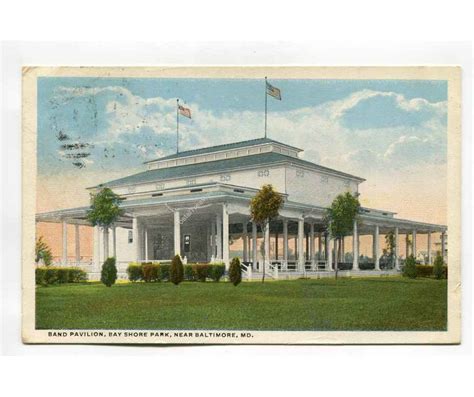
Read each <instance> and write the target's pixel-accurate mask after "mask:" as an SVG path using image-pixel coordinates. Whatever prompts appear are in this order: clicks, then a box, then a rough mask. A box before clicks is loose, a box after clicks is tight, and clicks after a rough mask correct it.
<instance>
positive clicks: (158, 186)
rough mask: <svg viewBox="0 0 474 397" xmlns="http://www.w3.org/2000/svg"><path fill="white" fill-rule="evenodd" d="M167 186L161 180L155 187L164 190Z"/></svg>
mask: <svg viewBox="0 0 474 397" xmlns="http://www.w3.org/2000/svg"><path fill="white" fill-rule="evenodd" d="M164 188H165V184H164V183H161V182H157V183H156V184H155V189H156V190H163V189H164Z"/></svg>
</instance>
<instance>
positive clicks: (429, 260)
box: [427, 232, 431, 265]
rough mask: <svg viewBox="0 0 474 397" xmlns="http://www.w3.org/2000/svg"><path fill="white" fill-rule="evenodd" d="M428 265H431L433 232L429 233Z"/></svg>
mask: <svg viewBox="0 0 474 397" xmlns="http://www.w3.org/2000/svg"><path fill="white" fill-rule="evenodd" d="M427 251H428V265H431V232H428V247H427Z"/></svg>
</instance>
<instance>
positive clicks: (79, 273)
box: [68, 267, 87, 283]
mask: <svg viewBox="0 0 474 397" xmlns="http://www.w3.org/2000/svg"><path fill="white" fill-rule="evenodd" d="M68 274H69V277H68V283H80V282H83V281H87V273H86V272H85V271H84V270H82V269H78V268H77V267H72V268H70V269H69V273H68Z"/></svg>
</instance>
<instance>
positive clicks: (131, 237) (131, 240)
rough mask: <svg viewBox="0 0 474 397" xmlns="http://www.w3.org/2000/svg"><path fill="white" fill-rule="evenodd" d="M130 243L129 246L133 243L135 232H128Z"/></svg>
mask: <svg viewBox="0 0 474 397" xmlns="http://www.w3.org/2000/svg"><path fill="white" fill-rule="evenodd" d="M128 243H129V244H131V243H133V231H132V230H129V231H128Z"/></svg>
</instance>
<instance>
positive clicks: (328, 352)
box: [0, 0, 473, 396]
mask: <svg viewBox="0 0 474 397" xmlns="http://www.w3.org/2000/svg"><path fill="white" fill-rule="evenodd" d="M4 3H5V1H4V2H3V3H2V5H0V7H1V9H0V38H1V39H2V40H10V41H9V42H4V43H3V48H2V62H1V64H0V67H1V76H2V82H1V86H0V90H1V97H0V98H1V99H0V100H1V108H2V113H1V117H2V118H1V135H0V136H1V147H0V153H1V161H0V166H1V175H2V181H1V182H2V183H1V189H2V194H1V196H0V200H1V202H0V204H1V210H2V228H1V231H0V233H1V235H0V244H1V246H0V252H1V261H2V263H1V268H0V269H1V270H0V271H1V273H0V274H1V307H2V317H1V321H2V324H1V328H0V332H1V349H2V353H3V354H4V355H8V356H22V357H13V358H12V357H2V358H1V359H2V361H1V365H2V368H1V370H0V390H1V391H4V394H3V395H6V396H8V395H11V394H14V395H19V394H26V393H29V394H30V395H35V396H37V395H48V396H50V395H60V394H61V395H66V394H67V395H68V396H76V395H84V394H85V393H87V394H92V395H96V394H105V393H110V394H111V393H114V394H115V395H116V394H120V395H125V394H127V395H140V394H144V393H146V392H148V393H153V394H155V395H159V394H163V393H166V394H169V393H176V394H177V393H179V394H184V393H188V394H190V393H193V394H201V393H204V394H206V395H214V394H219V395H243V394H244V393H245V394H250V395H262V396H263V395H287V396H288V395H299V394H303V393H304V394H305V395H306V394H311V395H322V396H326V395H351V396H354V395H364V396H371V395H381V396H395V395H397V396H400V395H407V396H412V395H415V394H421V393H422V394H423V395H427V396H430V395H433V396H435V395H436V396H438V395H440V396H441V395H443V396H446V395H447V394H448V393H449V394H451V395H463V396H464V395H469V394H472V383H473V382H472V377H473V375H472V374H473V362H472V243H473V241H472V210H471V205H472V201H471V199H472V188H471V185H472V161H471V155H472V138H471V129H472V128H471V127H472V124H471V123H472V89H471V84H472V68H471V64H472V53H471V44H470V42H469V41H470V40H472V32H471V31H470V29H471V26H472V15H473V13H472V11H471V10H469V9H468V7H467V5H468V3H469V2H460V1H453V0H451V1H449V2H438V3H437V2H436V1H427V2H423V1H419V2H415V1H413V0H412V1H401V0H399V1H396V2H384V1H380V0H379V1H372V2H371V1H347V2H341V1H334V0H333V1H330V2H329V1H327V2H324V4H322V3H320V2H316V1H311V2H302V1H295V0H293V1H286V2H282V1H276V0H274V1H271V2H264V1H261V2H257V0H254V1H243V0H240V1H238V2H237V1H235V2H224V1H222V0H221V1H215V2H211V1H204V0H199V1H184V0H182V1H179V2H178V1H175V2H166V3H165V2H159V1H149V2H147V1H139V0H135V1H133V2H124V1H114V2H106V1H104V2H100V3H99V1H98V0H95V1H88V0H82V1H80V2H75V3H72V2H67V1H64V0H63V1H36V2H21V1H16V2H14V3H13V4H8V6H7V5H5V4H4ZM329 3H330V4H329ZM11 40H13V41H11ZM33 40H35V41H33ZM36 40H38V41H36ZM65 40H70V41H69V42H66V41H65ZM111 40H114V42H111ZM224 40H225V41H224ZM303 40H306V41H303ZM374 40H376V41H374ZM159 64H167V65H182V64H186V65H198V64H219V65H223V64H226V65H281V64H287V65H329V66H333V65H404V66H405V65H446V64H450V65H461V66H462V67H463V172H464V174H463V221H464V223H463V247H464V250H463V256H462V259H463V343H462V345H460V346H241V347H236V346H206V347H201V346H195V347H136V346H135V347H134V346H129V347H124V346H50V345H43V346H25V345H22V344H21V341H20V336H19V335H20V233H21V230H20V216H21V214H20V203H21V192H20V186H21V185H20V158H21V156H20V150H21V148H20V99H21V96H20V67H21V66H22V65H81V66H84V65H111V66H115V65H159ZM469 391H470V392H469Z"/></svg>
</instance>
